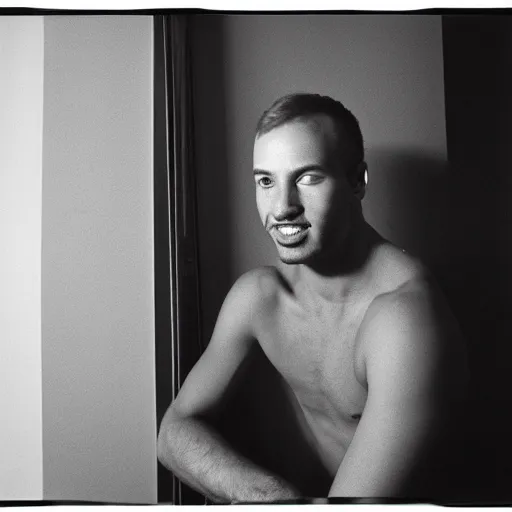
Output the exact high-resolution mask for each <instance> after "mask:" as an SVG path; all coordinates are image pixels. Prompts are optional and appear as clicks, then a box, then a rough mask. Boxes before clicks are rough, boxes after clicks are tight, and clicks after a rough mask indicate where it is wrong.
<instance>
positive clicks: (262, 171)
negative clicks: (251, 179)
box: [253, 169, 272, 176]
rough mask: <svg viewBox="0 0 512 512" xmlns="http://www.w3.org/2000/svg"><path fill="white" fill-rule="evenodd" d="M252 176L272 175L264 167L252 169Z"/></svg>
mask: <svg viewBox="0 0 512 512" xmlns="http://www.w3.org/2000/svg"><path fill="white" fill-rule="evenodd" d="M253 174H254V176H256V175H257V174H263V175H264V176H272V173H271V172H270V171H265V170H264V169H254V171H253Z"/></svg>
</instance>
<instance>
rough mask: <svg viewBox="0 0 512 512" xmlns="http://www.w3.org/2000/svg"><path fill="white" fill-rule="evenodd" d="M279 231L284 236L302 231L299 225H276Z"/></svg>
mask: <svg viewBox="0 0 512 512" xmlns="http://www.w3.org/2000/svg"><path fill="white" fill-rule="evenodd" d="M277 229H278V230H279V231H280V233H282V234H283V235H286V236H293V235H296V234H297V233H300V232H301V231H302V229H303V228H302V227H300V226H278V228H277Z"/></svg>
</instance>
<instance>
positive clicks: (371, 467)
mask: <svg viewBox="0 0 512 512" xmlns="http://www.w3.org/2000/svg"><path fill="white" fill-rule="evenodd" d="M453 332H454V331H453V330H452V329H451V328H450V326H449V320H448V318H447V317H446V315H444V314H443V313H442V312H441V313H440V311H439V308H437V307H436V305H435V304H434V303H432V301H431V300H430V299H429V294H428V293H427V294H423V293H419V294H417V293H410V294H404V295H402V296H400V297H398V298H395V300H393V301H391V302H390V303H388V304H386V305H385V306H384V307H382V308H380V310H379V312H378V313H376V314H375V316H374V318H373V319H372V320H371V321H370V322H369V323H368V325H367V326H366V328H365V331H364V332H363V333H362V336H364V339H363V340H362V342H363V343H365V344H366V350H365V356H364V358H365V362H366V378H367V383H368V398H367V403H366V406H365V409H364V412H363V415H362V417H361V420H360V422H359V425H358V427H357V430H356V432H355V435H354V438H353V440H352V443H351V445H350V447H349V449H348V450H347V453H346V454H345V457H344V459H343V462H342V463H341V466H340V468H339V470H338V473H337V475H336V478H335V480H334V483H333V485H332V487H331V491H330V494H329V495H330V496H360V497H393V496H403V495H404V493H405V494H406V493H408V492H409V491H410V489H408V487H407V484H408V483H409V482H408V480H409V478H410V477H411V476H413V474H414V472H415V470H416V469H417V468H418V467H419V466H421V465H422V464H423V463H425V462H426V456H427V455H428V454H429V452H430V450H431V449H432V448H433V443H434V442H435V440H436V437H437V435H438V434H439V433H440V427H441V423H442V421H443V420H444V419H445V417H446V416H445V415H446V414H449V413H450V412H451V411H450V406H451V405H452V404H454V403H455V402H456V400H457V398H458V397H457V395H458V393H459V390H458V388H459V389H460V385H461V379H463V370H462V365H463V362H462V361H461V360H460V359H459V360H457V357H456V355H457V354H459V355H461V356H462V355H463V352H462V351H460V350H458V349H457V342H456V341H455V340H454V339H451V333H453ZM454 355H455V357H454ZM458 367H459V368H458ZM452 412H453V411H452Z"/></svg>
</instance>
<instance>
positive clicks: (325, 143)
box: [254, 115, 336, 166]
mask: <svg viewBox="0 0 512 512" xmlns="http://www.w3.org/2000/svg"><path fill="white" fill-rule="evenodd" d="M335 138H336V133H335V127H334V123H333V121H332V119H331V118H329V117H328V116H326V115H315V116H309V117H307V118H298V119H294V120H292V121H290V122H288V123H285V124H283V125H280V126H278V127H276V128H273V129H272V130H270V131H269V132H267V133H264V134H262V135H260V136H257V137H256V140H255V142H254V161H255V166H256V163H257V161H259V160H267V159H275V158H279V157H283V158H292V157H294V156H295V157H297V158H302V157H306V156H308V155H309V156H311V157H326V156H327V154H328V153H329V152H330V149H331V148H332V147H333V143H334V141H335Z"/></svg>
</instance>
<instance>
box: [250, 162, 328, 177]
mask: <svg viewBox="0 0 512 512" xmlns="http://www.w3.org/2000/svg"><path fill="white" fill-rule="evenodd" d="M307 171H325V168H324V167H323V166H322V165H320V164H311V165H304V166H302V167H298V168H297V169H294V170H293V174H295V175H297V174H302V173H303V172H307ZM253 174H254V175H255V176H256V175H263V176H272V174H273V173H272V172H270V171H267V170H265V169H254V171H253Z"/></svg>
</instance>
